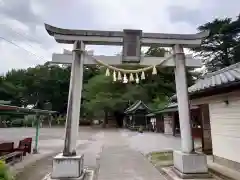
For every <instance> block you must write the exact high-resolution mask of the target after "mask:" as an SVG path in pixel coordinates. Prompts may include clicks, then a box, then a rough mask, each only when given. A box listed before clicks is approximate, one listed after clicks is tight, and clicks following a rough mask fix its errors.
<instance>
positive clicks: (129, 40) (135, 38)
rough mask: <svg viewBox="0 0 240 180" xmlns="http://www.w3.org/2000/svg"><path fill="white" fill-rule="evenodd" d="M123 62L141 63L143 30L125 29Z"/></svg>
mask: <svg viewBox="0 0 240 180" xmlns="http://www.w3.org/2000/svg"><path fill="white" fill-rule="evenodd" d="M123 32H124V35H123V56H122V62H123V63H139V62H140V58H141V37H142V31H141V30H124V31H123Z"/></svg>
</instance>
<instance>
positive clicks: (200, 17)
mask: <svg viewBox="0 0 240 180" xmlns="http://www.w3.org/2000/svg"><path fill="white" fill-rule="evenodd" d="M200 2H201V3H200V4H199V6H197V7H194V8H193V7H191V6H184V5H172V6H169V7H168V12H169V17H170V21H171V22H172V23H178V22H186V23H188V24H189V25H191V26H194V27H198V26H199V25H201V24H204V23H206V22H209V21H211V20H213V19H215V18H226V17H233V18H234V17H236V16H238V15H239V13H240V11H239V6H240V1H239V0H232V1H231V3H229V2H228V1H221V3H219V0H209V1H206V0H201V1H200Z"/></svg>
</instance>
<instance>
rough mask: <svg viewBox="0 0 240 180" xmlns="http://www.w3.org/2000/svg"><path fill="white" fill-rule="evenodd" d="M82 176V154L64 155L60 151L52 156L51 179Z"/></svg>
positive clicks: (78, 177)
mask: <svg viewBox="0 0 240 180" xmlns="http://www.w3.org/2000/svg"><path fill="white" fill-rule="evenodd" d="M83 177H84V169H83V155H77V156H72V157H66V156H63V154H62V153H61V154H58V155H57V156H55V157H54V159H53V170H52V173H51V179H64V178H66V179H67V178H69V179H83Z"/></svg>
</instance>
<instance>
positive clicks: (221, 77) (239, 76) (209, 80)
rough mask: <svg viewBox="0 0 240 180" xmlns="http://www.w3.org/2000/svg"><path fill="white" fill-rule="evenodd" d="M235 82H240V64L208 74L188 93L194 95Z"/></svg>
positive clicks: (189, 89) (190, 88)
mask: <svg viewBox="0 0 240 180" xmlns="http://www.w3.org/2000/svg"><path fill="white" fill-rule="evenodd" d="M235 82H240V63H237V64H233V65H231V66H229V67H226V68H223V69H221V70H218V71H215V72H213V73H209V74H207V75H206V76H204V77H203V78H201V79H199V80H197V82H196V83H195V84H194V85H192V86H191V87H189V88H188V92H190V93H192V92H196V91H201V90H206V89H209V88H212V87H218V86H222V85H225V84H231V83H235Z"/></svg>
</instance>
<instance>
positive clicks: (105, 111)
mask: <svg viewBox="0 0 240 180" xmlns="http://www.w3.org/2000/svg"><path fill="white" fill-rule="evenodd" d="M107 124H108V111H107V110H106V109H105V110H104V120H103V128H106V125H107Z"/></svg>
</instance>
